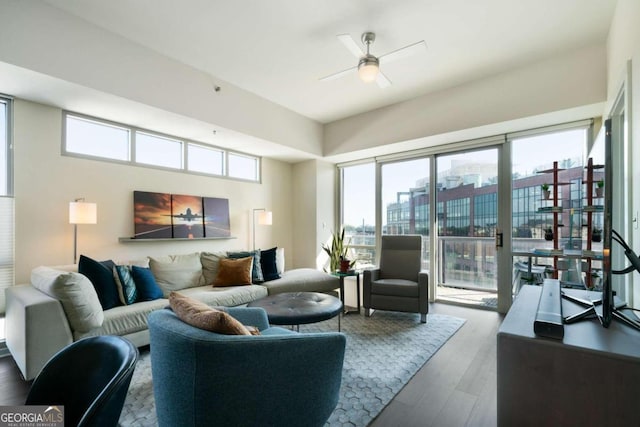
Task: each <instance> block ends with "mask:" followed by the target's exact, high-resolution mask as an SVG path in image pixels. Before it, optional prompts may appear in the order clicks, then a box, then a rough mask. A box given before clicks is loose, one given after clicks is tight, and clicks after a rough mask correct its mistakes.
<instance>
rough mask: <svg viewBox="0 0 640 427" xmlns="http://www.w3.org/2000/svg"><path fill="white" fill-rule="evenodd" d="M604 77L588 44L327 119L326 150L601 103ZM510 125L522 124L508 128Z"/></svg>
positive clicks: (600, 54)
mask: <svg viewBox="0 0 640 427" xmlns="http://www.w3.org/2000/svg"><path fill="white" fill-rule="evenodd" d="M605 82H606V51H605V46H604V45H597V46H591V47H587V48H584V49H580V50H577V51H575V52H572V53H569V54H563V55H562V56H559V57H556V58H552V59H548V60H546V61H542V62H538V63H534V64H530V65H528V66H527V67H523V68H520V69H517V70H511V71H508V72H505V73H503V74H499V75H496V76H493V77H489V78H486V79H482V80H478V81H474V82H472V83H469V84H466V85H462V86H458V87H454V88H450V89H447V90H443V91H440V92H437V93H431V94H427V95H423V96H419V97H417V98H414V99H411V100H408V101H404V102H400V103H398V104H395V105H391V106H388V107H384V108H380V109H377V110H374V111H370V112H367V113H363V114H360V115H357V116H353V117H349V118H346V119H343V120H340V121H336V122H333V123H329V124H327V125H326V126H325V136H324V141H325V142H324V155H325V156H332V155H337V154H342V153H348V152H350V151H356V150H364V149H368V148H373V147H380V146H383V145H385V144H391V143H397V142H401V141H409V140H414V139H417V138H424V137H430V136H433V135H442V134H446V133H451V132H456V131H460V130H464V129H471V128H478V127H481V126H483V125H490V124H495V123H501V122H506V121H511V120H515V119H519V118H525V117H530V116H535V115H541V114H545V113H549V112H555V111H560V110H566V109H570V108H574V107H579V106H585V105H589V104H594V103H599V102H602V101H604V99H605V98H606V84H605ZM581 118H586V117H581ZM549 120H550V122H549V123H546V124H557V122H554V121H553V120H554V119H553V118H552V117H550V118H549ZM513 130H522V129H521V128H519V129H509V130H508V131H513ZM504 131H507V130H503V132H504ZM491 135H493V134H478V135H474V136H473V137H474V138H480V137H485V136H491ZM450 142H452V141H450Z"/></svg>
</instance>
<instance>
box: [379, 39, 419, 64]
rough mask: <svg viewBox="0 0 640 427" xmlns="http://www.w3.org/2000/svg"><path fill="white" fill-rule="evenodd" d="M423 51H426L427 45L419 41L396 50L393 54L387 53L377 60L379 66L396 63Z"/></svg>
mask: <svg viewBox="0 0 640 427" xmlns="http://www.w3.org/2000/svg"><path fill="white" fill-rule="evenodd" d="M425 50H427V44H426V43H425V42H424V40H421V41H419V42H417V43H413V44H410V45H409V46H405V47H401V48H400V49H398V50H394V51H393V52H389V53H386V54H384V55H382V56H379V57H378V60H379V61H380V63H381V64H382V63H384V64H386V63H388V62H392V61H397V60H398V59H403V58H406V57H409V56H411V55H415V54H416V53H419V52H423V51H425Z"/></svg>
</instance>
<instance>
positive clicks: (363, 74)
mask: <svg viewBox="0 0 640 427" xmlns="http://www.w3.org/2000/svg"><path fill="white" fill-rule="evenodd" d="M379 71H380V63H379V61H378V58H376V57H375V56H373V55H365V56H363V57H362V58H360V62H358V76H359V77H360V80H362V81H363V82H365V83H372V82H375V81H376V79H377V78H378V72H379Z"/></svg>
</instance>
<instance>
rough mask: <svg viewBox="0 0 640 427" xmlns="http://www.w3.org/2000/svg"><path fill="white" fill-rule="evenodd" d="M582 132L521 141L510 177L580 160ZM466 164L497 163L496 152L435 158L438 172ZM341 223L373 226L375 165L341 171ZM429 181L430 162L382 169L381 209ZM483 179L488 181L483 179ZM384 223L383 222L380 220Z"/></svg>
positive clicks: (515, 145) (516, 145) (515, 144)
mask: <svg viewBox="0 0 640 427" xmlns="http://www.w3.org/2000/svg"><path fill="white" fill-rule="evenodd" d="M584 141H585V130H584V129H579V130H569V131H564V132H558V133H554V134H546V135H539V136H532V137H527V138H520V139H517V140H514V141H513V144H512V167H513V170H512V172H513V173H519V174H520V175H521V176H527V175H531V174H532V173H533V171H534V170H536V169H537V170H540V169H547V168H550V167H552V166H553V162H554V161H558V162H561V161H562V160H564V159H576V160H582V159H583V151H584V145H585V143H584ZM465 159H466V160H467V161H469V163H496V162H497V155H496V150H495V149H483V150H477V151H472V152H465V153H457V154H443V155H441V156H438V157H437V168H438V171H440V172H443V171H446V170H448V169H450V168H451V161H452V160H465ZM344 174H345V175H344V176H345V182H344V188H345V195H344V210H343V212H344V223H345V224H350V225H361V224H362V222H363V220H364V222H365V224H367V225H373V224H374V223H375V165H374V163H368V164H362V165H357V166H351V167H348V168H345V169H344ZM425 177H429V160H428V159H417V160H409V161H402V162H398V163H392V164H385V165H383V167H382V182H383V184H382V200H383V207H384V206H386V204H387V203H389V202H394V201H395V200H396V193H397V192H399V191H407V190H408V189H409V188H412V187H415V185H416V181H418V180H419V179H422V178H425ZM483 178H484V179H486V178H487V177H483ZM383 222H384V220H383Z"/></svg>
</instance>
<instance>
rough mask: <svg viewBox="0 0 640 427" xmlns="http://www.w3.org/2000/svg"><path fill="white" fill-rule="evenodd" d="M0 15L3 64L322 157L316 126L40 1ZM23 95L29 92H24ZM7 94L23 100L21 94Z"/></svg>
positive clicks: (15, 5) (11, 6)
mask: <svg viewBox="0 0 640 427" xmlns="http://www.w3.org/2000/svg"><path fill="white" fill-rule="evenodd" d="M0 16H2V18H3V19H2V27H1V36H0V58H2V62H5V63H8V64H12V65H15V66H18V67H22V68H25V69H27V70H33V71H36V72H38V73H42V74H45V75H48V76H52V77H55V78H58V79H62V80H64V81H68V82H72V83H75V84H77V85H80V86H84V87H87V88H91V89H95V90H97V91H100V92H104V93H108V94H112V95H115V96H118V97H122V98H124V99H127V100H130V101H135V102H138V103H141V104H145V105H148V106H152V107H155V108H159V109H161V110H164V111H169V112H172V113H176V114H179V115H182V116H186V117H190V118H193V119H197V120H200V121H203V122H206V123H211V124H215V125H217V126H222V127H224V128H227V129H231V130H234V131H237V132H241V133H243V134H246V135H251V136H253V137H257V138H262V139H265V140H267V141H272V142H275V143H278V144H281V145H284V146H286V147H291V148H295V149H296V150H301V151H304V152H307V153H311V154H315V155H321V154H322V126H321V125H320V124H319V123H317V122H315V121H313V120H311V119H309V118H307V117H304V116H302V115H300V114H297V113H295V112H293V111H291V110H288V109H286V108H284V107H282V106H280V105H277V104H274V103H273V102H270V101H267V100H265V99H264V98H260V97H259V96H257V95H254V94H253V93H250V92H247V91H245V90H243V89H240V88H238V87H236V86H233V85H231V84H230V83H227V82H224V81H221V80H219V79H215V80H214V78H213V77H212V76H210V75H208V74H206V73H204V72H202V71H200V70H197V69H194V68H191V67H188V66H186V65H184V64H182V63H180V62H178V61H175V60H172V59H169V58H167V57H165V56H163V55H160V54H158V53H156V52H154V51H152V50H150V49H147V48H145V47H143V46H141V45H139V44H136V43H133V42H131V41H129V40H127V39H125V38H123V37H120V36H118V35H116V34H113V33H110V32H108V31H106V30H103V29H101V28H99V27H97V26H95V25H91V24H89V23H87V22H86V21H84V20H82V19H79V18H77V17H75V16H73V15H70V14H68V13H65V12H63V11H61V10H59V9H57V8H54V7H52V6H50V5H48V4H47V3H45V2H29V1H27V2H22V1H5V0H2V1H0ZM214 83H215V84H217V85H219V86H221V87H222V90H221V91H220V92H214V90H213V86H214ZM4 90H6V88H5V89H4ZM24 91H25V93H28V88H24ZM11 94H12V95H14V96H18V97H22V98H27V97H26V95H24V94H22V93H16V92H12V93H11ZM34 96H35V97H36V98H27V99H35V100H37V101H39V102H43V101H42V99H41V98H39V97H38V95H37V94H35V95H34ZM43 96H46V95H44V94H43ZM47 103H48V102H47ZM89 107H90V105H89V104H88V105H87V106H85V107H84V108H83V110H82V111H80V112H83V113H86V114H96V113H92V112H91V111H87V109H86V108H89ZM66 108H68V107H66ZM111 119H112V120H116V121H125V120H124V119H122V118H119V117H111ZM129 124H135V123H129ZM274 124H277V125H274ZM158 130H160V129H158ZM164 132H168V133H171V132H169V131H164Z"/></svg>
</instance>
